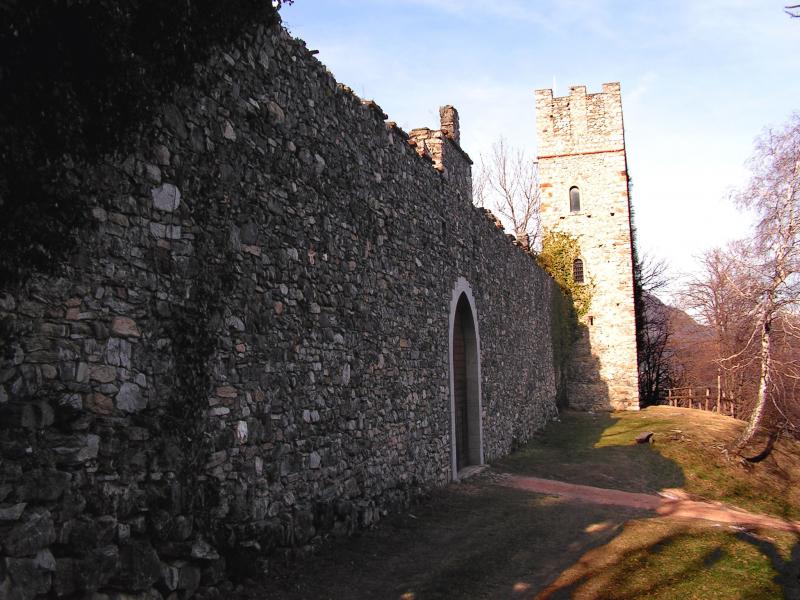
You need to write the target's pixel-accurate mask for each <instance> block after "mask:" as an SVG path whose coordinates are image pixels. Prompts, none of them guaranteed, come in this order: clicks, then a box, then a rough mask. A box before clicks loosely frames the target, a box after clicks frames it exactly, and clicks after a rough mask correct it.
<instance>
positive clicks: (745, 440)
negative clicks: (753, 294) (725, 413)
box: [735, 294, 772, 453]
mask: <svg viewBox="0 0 800 600" xmlns="http://www.w3.org/2000/svg"><path fill="white" fill-rule="evenodd" d="M765 296H766V297H765V298H764V310H763V312H762V316H761V374H760V376H759V378H758V396H757V398H756V406H755V408H754V409H753V413H752V414H751V415H750V421H749V422H748V423H747V427H746V428H745V430H744V432H743V433H742V436H741V437H740V438H739V440H738V441H737V442H736V446H735V448H736V451H737V453H741V451H742V450H743V449H744V447H745V446H746V445H747V444H749V443H750V442H751V441H752V439H753V438H754V437H755V435H756V433H757V432H758V429H759V428H760V427H761V421H762V420H763V418H764V413H765V412H766V408H767V400H768V399H769V392H770V386H771V384H772V352H771V348H770V342H771V341H772V340H771V332H770V329H771V324H772V310H771V308H770V306H771V304H772V298H771V297H770V294H765Z"/></svg>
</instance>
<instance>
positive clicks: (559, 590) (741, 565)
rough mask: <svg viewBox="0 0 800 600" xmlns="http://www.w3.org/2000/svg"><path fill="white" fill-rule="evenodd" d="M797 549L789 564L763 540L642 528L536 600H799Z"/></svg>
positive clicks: (682, 528) (684, 528)
mask: <svg viewBox="0 0 800 600" xmlns="http://www.w3.org/2000/svg"><path fill="white" fill-rule="evenodd" d="M628 529H630V530H628ZM792 537H794V538H795V540H796V536H792ZM790 543H791V542H790ZM784 546H785V544H784ZM798 548H800V546H798V543H797V542H796V541H795V543H794V546H793V547H792V550H791V553H790V556H789V557H788V558H784V557H783V555H782V554H781V552H780V550H779V548H778V546H777V544H776V543H775V541H774V540H770V538H767V537H764V536H757V535H753V534H750V533H743V532H734V531H731V530H730V529H727V528H726V529H719V528H711V527H708V526H707V525H706V526H698V525H688V524H686V523H683V524H682V523H675V522H671V523H669V522H666V521H648V520H643V521H637V522H635V523H633V524H631V525H630V527H629V528H626V530H625V531H624V532H622V533H621V534H620V536H619V537H618V538H616V539H614V540H612V541H611V542H610V543H609V544H607V545H606V546H603V547H601V548H597V549H594V550H592V551H590V552H588V553H587V554H586V555H584V556H582V557H581V559H580V560H579V561H577V562H576V563H575V564H574V565H572V566H571V567H570V568H568V569H567V570H565V571H564V572H562V573H561V575H560V576H559V577H558V578H557V579H555V580H554V581H553V582H552V583H550V584H549V585H548V586H547V587H546V588H544V589H543V590H542V591H541V592H540V593H539V594H538V595H536V596H535V598H536V600H555V599H560V598H593V599H600V598H606V599H611V598H613V599H615V600H622V599H625V600H634V599H636V598H656V599H657V598H684V597H708V598H721V597H725V598H728V597H736V598H751V599H753V600H755V599H765V598H780V597H783V598H800V595H798V579H797V577H798V565H799V564H800V552H799V551H798ZM753 550H755V552H754V551H753Z"/></svg>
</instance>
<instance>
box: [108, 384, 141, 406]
mask: <svg viewBox="0 0 800 600" xmlns="http://www.w3.org/2000/svg"><path fill="white" fill-rule="evenodd" d="M115 404H116V406H117V409H119V410H121V411H122V412H125V413H136V412H139V411H141V410H144V409H145V408H147V396H146V395H145V394H144V393H142V390H141V389H140V388H139V386H138V385H136V384H135V383H123V384H122V387H120V389H119V392H118V393H117V397H116V399H115Z"/></svg>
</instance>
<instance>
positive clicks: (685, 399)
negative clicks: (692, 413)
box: [661, 387, 737, 417]
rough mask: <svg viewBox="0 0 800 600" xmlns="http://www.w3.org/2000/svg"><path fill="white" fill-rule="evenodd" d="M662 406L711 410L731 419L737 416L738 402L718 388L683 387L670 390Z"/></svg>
mask: <svg viewBox="0 0 800 600" xmlns="http://www.w3.org/2000/svg"><path fill="white" fill-rule="evenodd" d="M661 404H666V405H668V406H677V407H683V408H696V409H700V410H710V411H714V412H718V413H722V414H725V415H730V416H731V417H735V416H736V404H737V403H736V400H735V399H734V398H729V397H726V395H725V392H724V391H723V392H720V389H719V388H717V387H713V388H710V387H706V388H696V387H694V388H693V387H682V388H670V389H668V390H667V395H666V396H664V397H662V398H661Z"/></svg>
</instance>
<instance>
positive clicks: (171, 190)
mask: <svg viewBox="0 0 800 600" xmlns="http://www.w3.org/2000/svg"><path fill="white" fill-rule="evenodd" d="M151 194H152V197H153V208H156V209H158V210H163V211H164V212H174V211H176V210H177V209H178V207H179V206H180V204H181V192H180V190H179V189H178V188H177V187H175V186H174V185H172V184H171V183H164V184H162V185H160V186H158V187H155V188H153V190H152V192H151ZM162 237H163V236H162Z"/></svg>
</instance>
